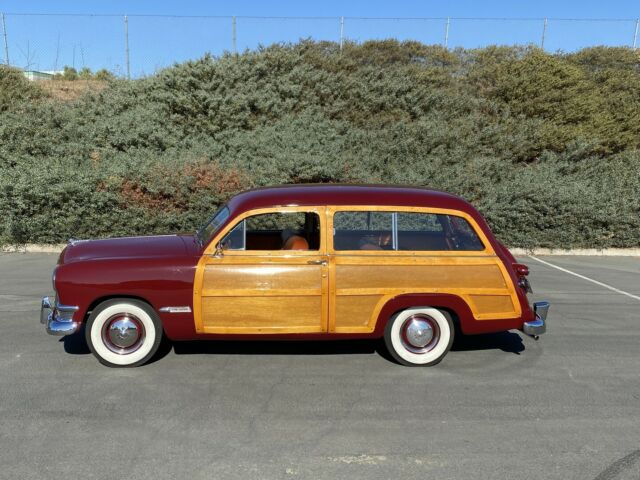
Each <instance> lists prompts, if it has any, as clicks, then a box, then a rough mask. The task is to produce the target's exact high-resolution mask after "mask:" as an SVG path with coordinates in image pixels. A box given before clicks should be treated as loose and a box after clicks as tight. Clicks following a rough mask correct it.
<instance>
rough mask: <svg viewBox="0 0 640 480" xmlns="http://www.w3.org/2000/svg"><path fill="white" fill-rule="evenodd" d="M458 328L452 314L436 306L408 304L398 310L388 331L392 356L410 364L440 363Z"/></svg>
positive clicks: (388, 347) (399, 361)
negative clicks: (447, 313)
mask: <svg viewBox="0 0 640 480" xmlns="http://www.w3.org/2000/svg"><path fill="white" fill-rule="evenodd" d="M453 336H454V328H453V322H452V321H451V318H450V317H449V315H445V314H444V313H443V312H441V311H440V310H438V309H437V308H433V307H416V308H408V309H406V310H403V311H401V312H399V313H397V314H395V315H394V316H393V317H391V319H390V320H389V322H388V323H387V327H386V329H385V332H384V341H385V344H386V346H387V349H388V350H389V353H390V354H391V356H392V357H393V358H394V359H395V360H396V361H397V362H398V363H401V364H403V365H407V366H430V365H435V364H436V363H439V362H440V361H441V360H442V359H443V358H444V356H445V355H446V354H447V352H449V350H450V349H451V345H452V343H453Z"/></svg>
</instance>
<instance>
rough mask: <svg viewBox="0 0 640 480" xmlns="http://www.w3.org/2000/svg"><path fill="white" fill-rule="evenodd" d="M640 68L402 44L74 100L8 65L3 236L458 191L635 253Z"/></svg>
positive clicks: (279, 53)
mask: <svg viewBox="0 0 640 480" xmlns="http://www.w3.org/2000/svg"><path fill="white" fill-rule="evenodd" d="M89 73H90V72H81V75H83V76H86V75H88V74H89ZM99 74H100V75H103V74H101V73H100V72H97V73H96V74H95V75H94V77H97V76H98V75H99ZM104 75H106V74H104ZM639 76H640V63H639V58H638V56H637V54H636V53H634V52H633V51H631V50H629V49H624V48H604V47H598V48H594V49H585V50H581V51H579V52H575V53H571V54H564V53H558V54H548V53H545V52H543V51H542V50H540V49H537V48H535V47H488V48H485V49H477V50H463V49H457V50H453V51H449V50H446V49H443V48H441V47H437V46H427V45H422V44H420V43H417V42H404V43H401V42H397V41H393V40H387V41H381V42H365V43H363V44H356V43H352V42H347V43H346V44H345V46H344V49H343V51H342V52H340V50H339V48H338V46H337V45H336V44H335V43H331V42H312V41H302V42H300V43H298V44H295V45H274V46H271V47H268V48H261V49H259V50H257V51H253V52H245V53H243V54H241V55H224V56H222V57H219V58H214V57H211V56H205V57H203V58H201V59H198V60H193V61H189V62H185V63H183V64H179V65H175V66H173V67H171V68H167V69H165V70H162V71H160V72H158V73H157V74H156V75H153V76H150V77H147V78H143V79H140V80H133V81H128V80H123V79H115V78H113V77H111V76H109V78H108V80H109V82H108V85H107V87H106V88H105V89H103V90H101V91H97V92H94V93H90V94H87V95H84V96H83V97H81V98H80V99H78V100H76V101H74V102H66V103H65V102H56V101H53V100H51V99H48V98H45V97H43V96H42V95H41V94H40V92H39V90H38V89H37V88H35V87H33V86H32V85H30V84H28V82H26V81H25V80H24V79H23V78H22V75H21V74H20V73H19V72H16V71H13V70H11V71H10V70H6V69H5V70H2V69H0V212H2V213H3V215H2V217H1V218H0V242H12V243H21V242H59V241H64V240H66V239H67V238H69V237H96V236H98V237H101V236H113V235H128V234H152V233H166V232H170V231H193V230H194V229H195V228H196V227H197V226H198V224H199V223H200V222H202V221H204V220H205V219H206V218H207V217H209V216H210V215H211V214H212V213H213V211H214V210H215V209H216V208H217V207H218V206H219V205H220V204H221V203H223V202H224V201H226V199H227V198H228V197H229V196H231V195H232V194H233V193H235V192H237V191H239V190H244V189H246V188H251V187H253V186H264V185H272V184H280V183H307V182H353V183H395V184H411V185H422V186H429V187H433V188H438V189H443V190H448V191H451V192H453V193H456V194H459V195H461V196H463V197H465V198H467V199H468V200H470V201H471V202H472V203H474V204H475V205H476V206H477V207H478V208H479V209H480V210H481V211H482V213H483V214H484V215H485V216H486V218H487V220H488V221H489V223H490V225H491V226H492V228H493V229H494V231H495V232H496V234H497V235H498V236H499V238H500V239H502V240H503V241H504V242H505V243H507V244H509V245H514V246H526V247H532V246H548V247H560V248H562V247H564V248H566V247H631V246H639V245H640V153H639V147H640V117H639V116H640V77H639ZM105 78H107V77H105Z"/></svg>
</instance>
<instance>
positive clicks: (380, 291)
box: [336, 287, 510, 296]
mask: <svg viewBox="0 0 640 480" xmlns="http://www.w3.org/2000/svg"><path fill="white" fill-rule="evenodd" d="M336 293H337V295H340V296H360V295H392V296H395V295H405V294H411V293H415V294H420V293H449V294H453V295H458V296H460V295H461V294H469V295H504V296H509V295H510V292H509V291H508V290H507V289H506V288H393V287H389V288H338V289H337V290H336Z"/></svg>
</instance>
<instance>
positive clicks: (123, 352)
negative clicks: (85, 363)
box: [85, 298, 162, 367]
mask: <svg viewBox="0 0 640 480" xmlns="http://www.w3.org/2000/svg"><path fill="white" fill-rule="evenodd" d="M85 337H86V339H87V344H88V345H89V348H90V349H91V352H92V353H93V354H94V355H95V356H96V357H97V358H98V360H99V361H100V363H102V364H103V365H107V366H109V367H137V366H139V365H142V364H144V363H146V362H147V361H149V360H150V359H151V357H153V355H154V354H155V353H156V352H157V351H158V347H159V346H160V341H161V340H162V324H161V323H160V319H159V318H158V315H157V314H156V312H155V311H154V310H153V309H152V308H151V307H150V306H149V305H148V304H147V303H145V302H142V301H139V300H133V299H129V298H121V299H112V300H107V301H105V302H102V303H101V304H100V305H98V307H97V308H95V309H94V310H93V312H91V315H90V316H89V319H88V320H87V325H86V328H85Z"/></svg>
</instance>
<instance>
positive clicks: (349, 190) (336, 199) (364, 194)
mask: <svg viewBox="0 0 640 480" xmlns="http://www.w3.org/2000/svg"><path fill="white" fill-rule="evenodd" d="M228 205H229V208H230V209H231V210H232V211H233V212H234V213H241V212H244V211H247V210H254V209H258V208H269V207H278V206H292V205H297V206H320V205H335V206H339V205H359V206H366V205H374V206H416V207H432V208H446V209H452V210H462V211H465V212H469V213H472V214H473V213H475V209H474V208H473V207H472V206H471V205H470V204H469V203H468V202H467V201H465V200H463V199H462V198H460V197H458V196H457V195H453V194H451V193H447V192H442V191H439V190H433V189H429V188H422V187H409V186H400V185H345V184H298V185H281V186H275V187H265V188H257V189H254V190H248V191H246V192H242V193H239V194H238V195H236V196H235V197H233V198H232V199H231V200H230V201H229V203H228Z"/></svg>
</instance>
